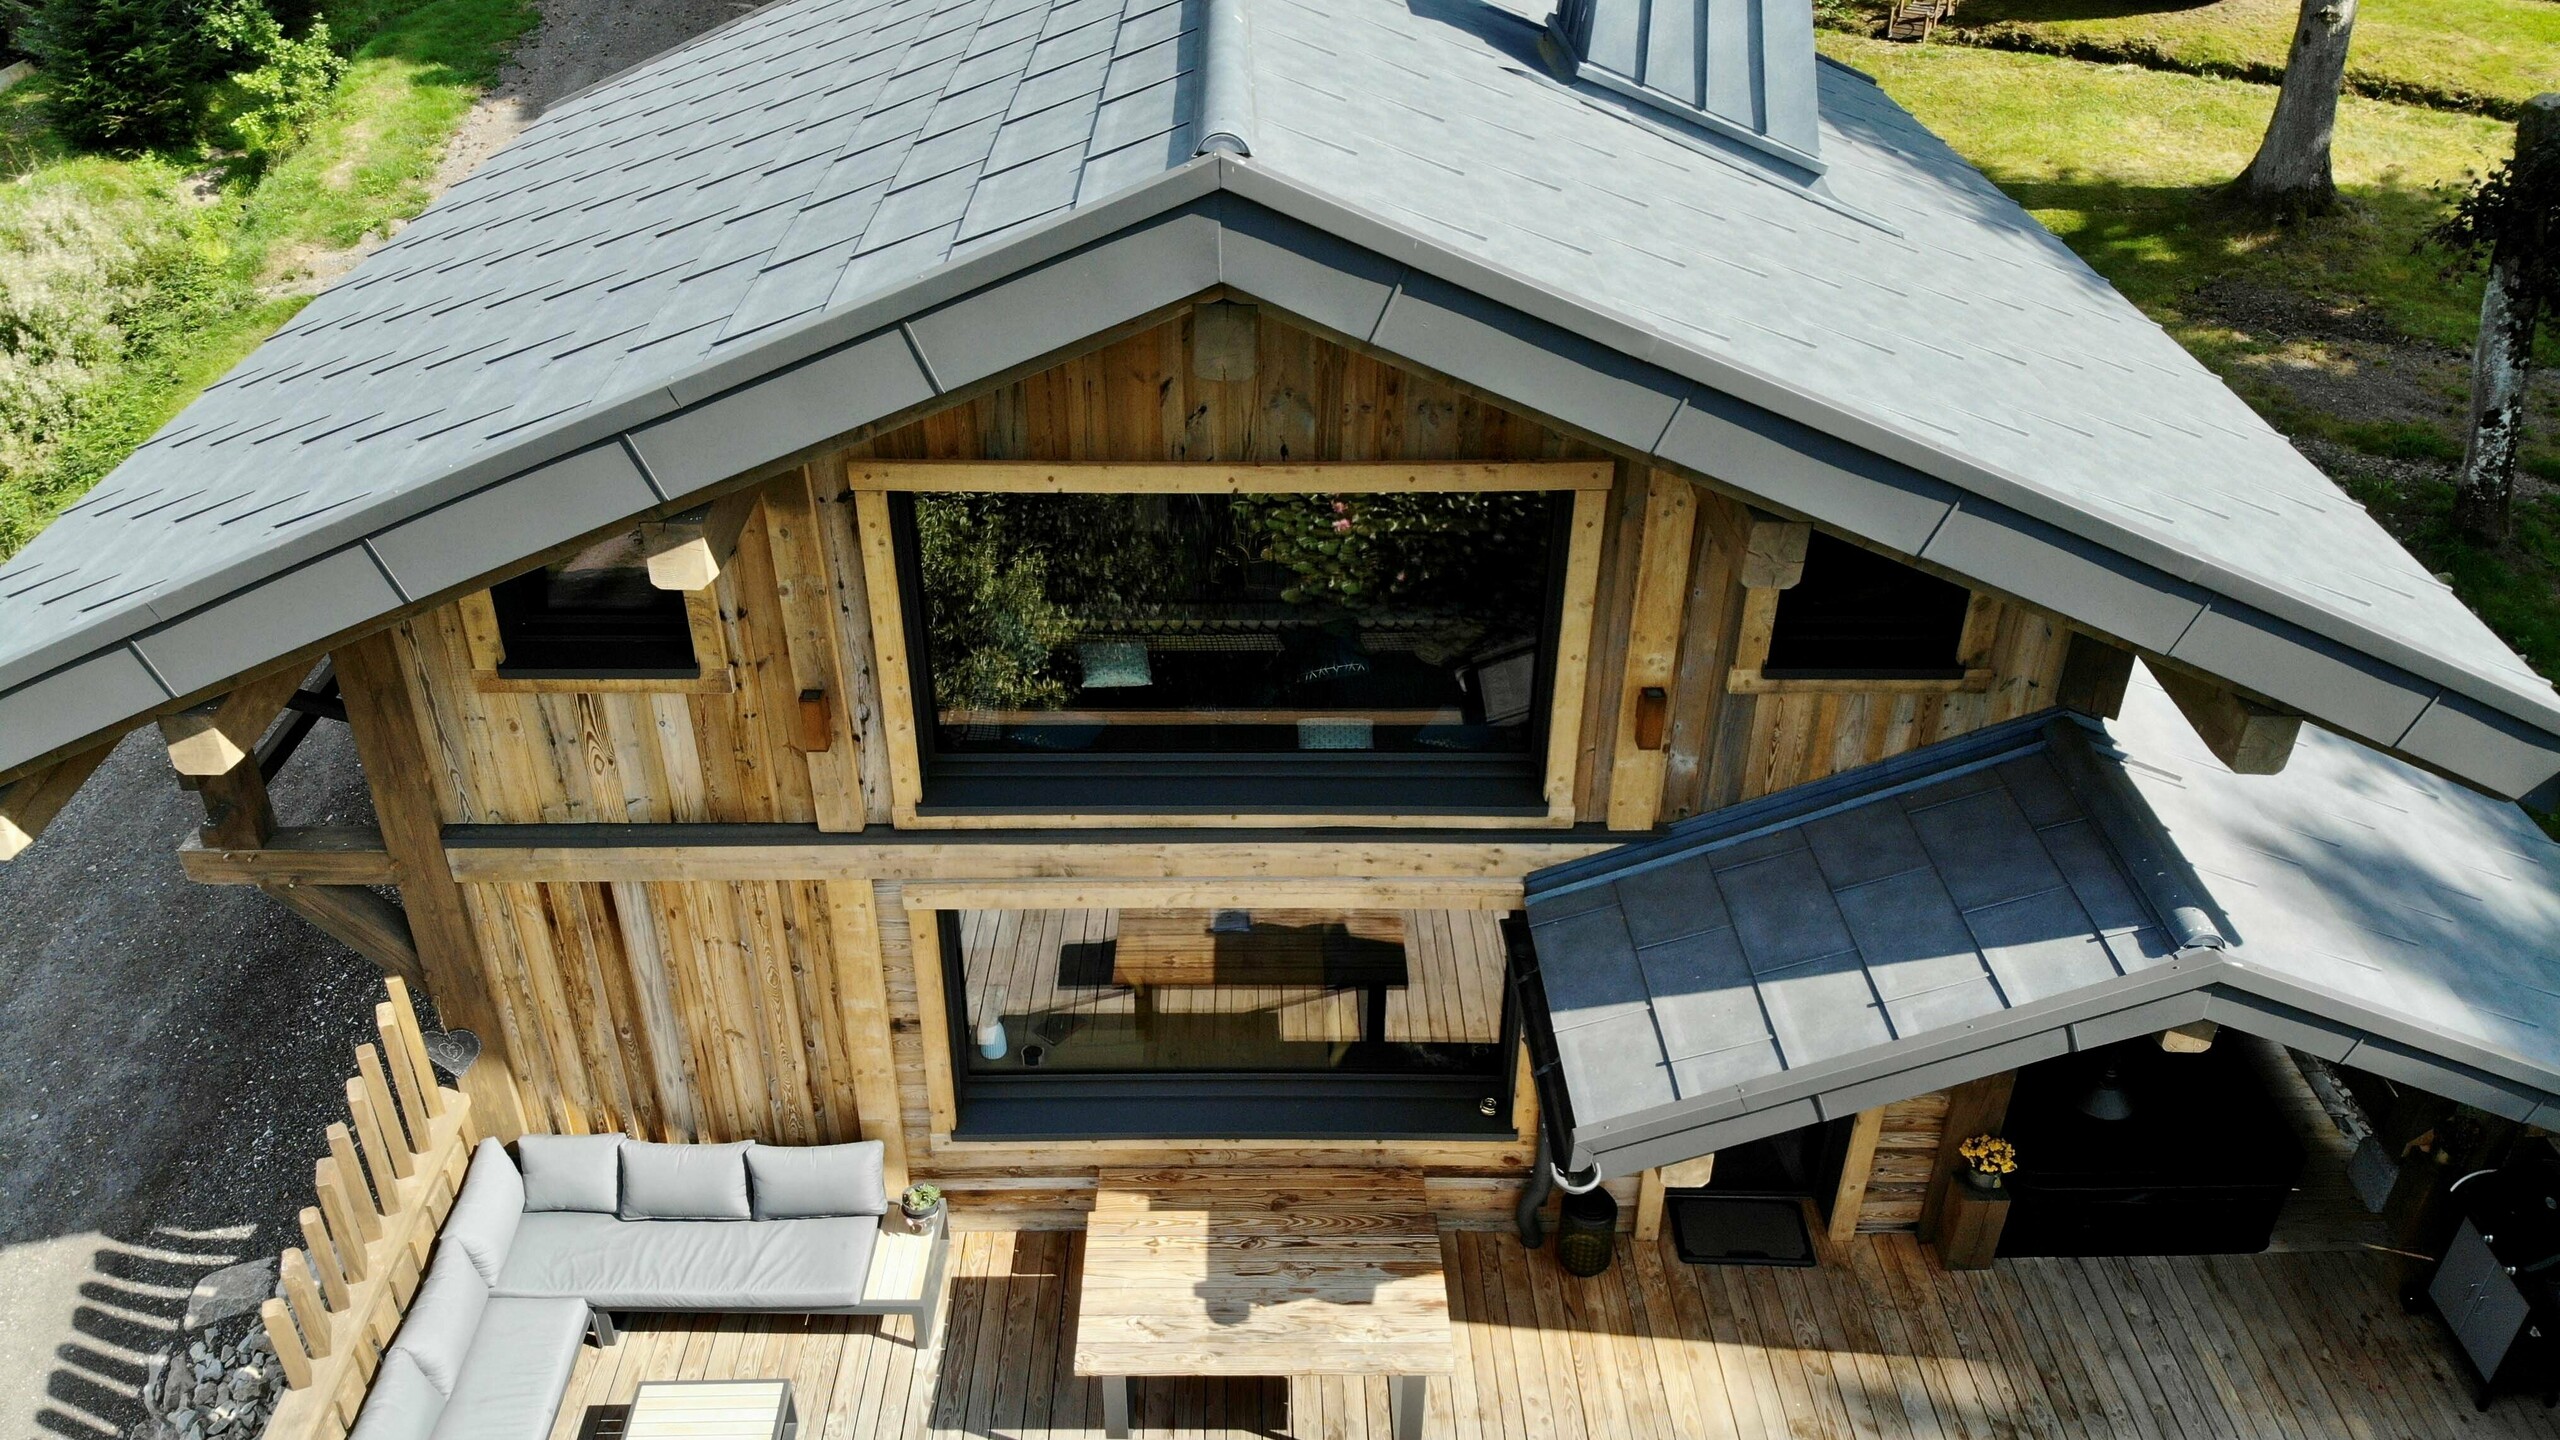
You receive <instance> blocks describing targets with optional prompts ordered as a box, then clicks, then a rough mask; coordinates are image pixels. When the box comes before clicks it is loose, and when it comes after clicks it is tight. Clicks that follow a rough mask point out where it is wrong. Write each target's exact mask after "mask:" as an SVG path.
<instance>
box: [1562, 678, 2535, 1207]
mask: <svg viewBox="0 0 2560 1440" xmlns="http://www.w3.org/2000/svg"><path fill="white" fill-rule="evenodd" d="M1528 914H1529V933H1530V937H1531V944H1532V946H1533V947H1534V950H1535V978H1534V982H1533V983H1532V984H1531V985H1530V986H1529V990H1530V993H1531V995H1532V1004H1531V1021H1530V1023H1531V1026H1532V1030H1533V1049H1534V1050H1536V1051H1538V1052H1540V1053H1541V1058H1542V1061H1544V1060H1545V1058H1546V1056H1548V1055H1550V1054H1551V1055H1552V1066H1551V1073H1550V1074H1549V1076H1547V1077H1546V1079H1547V1082H1548V1083H1549V1084H1550V1085H1554V1086H1560V1087H1561V1090H1562V1095H1561V1097H1560V1098H1561V1103H1560V1106H1559V1109H1560V1113H1564V1114H1568V1115H1569V1116H1570V1123H1571V1126H1572V1144H1573V1149H1574V1152H1575V1153H1574V1155H1573V1157H1572V1163H1573V1165H1574V1167H1575V1168H1579V1167H1580V1166H1582V1165H1585V1164H1589V1163H1594V1162H1595V1161H1596V1162H1597V1163H1600V1164H1602V1165H1603V1167H1604V1168H1605V1169H1606V1170H1607V1171H1608V1172H1609V1173H1612V1174H1624V1173H1626V1172H1627V1171H1628V1170H1630V1169H1636V1168H1644V1167H1647V1166H1651V1165H1656V1164H1662V1163H1668V1162H1670V1161H1673V1160H1678V1159H1683V1158H1687V1157H1689V1156H1693V1155H1698V1154H1705V1153H1709V1152H1712V1151H1713V1150H1715V1149H1717V1148H1719V1147H1720V1146H1723V1145H1729V1144H1735V1143H1739V1142H1740V1141H1743V1140H1748V1139H1752V1138H1756V1137H1757V1136H1761V1135H1767V1134H1773V1133H1776V1132H1778V1131H1781V1130H1786V1129H1791V1128H1794V1127H1795V1126H1798V1125H1803V1124H1806V1123H1809V1122H1810V1121H1812V1120H1814V1119H1823V1118H1837V1117H1839V1116H1841V1115H1845V1114H1850V1113H1854V1112H1855V1111H1858V1110H1861V1109H1866V1108H1869V1107H1872V1106H1874V1105H1879V1104H1885V1103H1889V1102H1891V1101H1892V1100H1895V1099H1899V1098H1904V1097H1907V1096H1910V1095H1917V1094H1921V1093H1924V1092H1926V1091H1929V1090H1932V1089H1937V1088H1940V1087H1942V1086H1944V1085H1947V1084H1952V1083H1955V1082H1956V1081H1959V1080H1963V1079H1966V1078H1970V1077H1972V1076H1975V1075H1982V1074H1989V1073H1993V1072H1996V1071H1999V1070H2006V1069H2010V1068H2014V1067H2015V1066H2017V1065H2019V1064H2023V1063H2026V1062H2027V1061H2029V1060H2033V1059H2036V1058H2041V1057H2043V1056H2047V1055H2053V1054H2060V1053H2063V1052H2064V1051H2066V1050H2072V1049H2085V1048H2088V1047H2090V1046H2094V1045H2100V1044H2105V1043H2109V1042H2111V1041H2114V1040H2118V1039H2122V1038H2125V1037H2127V1036H2130V1035H2138V1034H2143V1033H2146V1032H2149V1031H2154V1030H2159V1029H2165V1028H2168V1027H2170V1026H2174V1025H2178V1024H2183V1023H2186V1022H2187V1021H2191V1020H2198V1019H2214V1020H2219V1021H2221V1022H2223V1023H2227V1024H2230V1025H2232V1026H2234V1027H2235V1028H2238V1029H2241V1030H2244V1031H2249V1032H2252V1033H2262V1034H2267V1035H2269V1036H2271V1037H2272V1038H2275V1039H2278V1040H2282V1041H2283V1042H2285V1043H2287V1044H2290V1045H2294V1046H2297V1047H2299V1048H2303V1049H2307V1050H2310V1051H2313V1052H2315V1053H2318V1054H2322V1055H2325V1056H2327V1057H2328V1058H2330V1059H2334V1060H2342V1061H2346V1062H2348V1063H2351V1064H2355V1065H2359V1066H2364V1067H2366V1068H2370V1069H2374V1070H2378V1071H2380V1072H2382V1073H2384V1074H2388V1075H2391V1076H2393V1077H2394V1078H2397V1079H2401V1080H2404V1081H2407V1082H2408V1083H2411V1084H2414V1085H2418V1086H2420V1087H2422V1088H2426V1089H2431V1090H2435V1091H2438V1092H2441V1093H2445V1094H2448V1095H2451V1096H2452V1097H2454V1098H2456V1099H2460V1100H2464V1101H2467V1102H2469V1103H2472V1104H2477V1105H2481V1106H2483V1107H2484V1108H2487V1109H2490V1110H2492V1111H2495V1112H2497V1113H2500V1114H2505V1115H2509V1116H2512V1117H2514V1118H2517V1119H2534V1120H2535V1122H2536V1123H2541V1124H2549V1123H2551V1122H2552V1121H2553V1120H2554V1119H2560V949H2555V946H2560V939H2555V937H2560V846H2555V845H2553V844H2552V843H2551V842H2550V841H2549V840H2548V839H2546V838H2544V837H2543V836H2542V835H2541V834H2540V833H2539V832H2538V831H2537V830H2536V829H2535V828H2534V826H2533V824H2532V822H2530V821H2529V820H2527V819H2525V817H2524V816H2523V815H2522V814H2521V813H2520V812H2519V811H2518V810H2517V809H2516V808H2515V807H2514V806H2512V805H2500V804H2498V803H2496V802H2494V801H2490V800H2487V799H2485V798H2483V797H2481V796H2479V795H2477V794H2475V793H2473V792H2471V791H2469V790H2466V789H2464V788H2462V787H2461V786H2459V785H2456V784H2453V783H2452V782H2449V781H2445V780H2440V779H2437V778H2435V777H2432V776H2429V775H2427V774H2425V773H2424V772H2421V771H2418V770H2416V769H2414V768H2413V767H2410V766H2408V765H2405V764H2402V763H2400V762H2398V761H2395V760H2392V759H2389V758H2387V757H2384V756H2380V755H2376V754H2374V753H2373V752H2372V751H2370V750H2368V749H2366V748H2365V747H2363V746H2360V745H2357V744H2355V743H2354V742H2352V741H2348V740H2344V739H2341V738H2339V737H2337V736H2334V735H2331V734H2328V733H2327V732H2325V731H2320V730H2317V729H2313V728H2308V727H2306V729H2305V730H2304V732H2303V736H2302V740H2301V742H2300V747H2299V754H2298V755H2297V757H2296V759H2295V761H2294V763H2293V764H2292V765H2291V766H2289V767H2288V768H2287V770H2286V771H2285V773H2283V774H2281V775H2274V776H2239V775H2234V774H2232V773H2230V771H2229V770H2228V769H2226V768H2225V767H2223V766H2222V765H2221V764H2220V762H2218V761H2216V760H2214V759H2213V758H2212V756H2211V755H2210V754H2209V753H2208V752H2206V751H2205V750H2204V748H2203V746H2202V745H2201V744H2200V743H2199V742H2198V741H2197V740H2196V739H2195V737H2194V735H2193V732H2192V731H2191V730H2190V729H2189V728H2188V726H2187V725H2186V723H2185V721H2184V720H2183V719H2182V718H2181V717H2180V716H2179V714H2178V713H2177V710H2176V708H2175V707H2174V706H2173V705H2172V704H2171V703H2170V701H2169V699H2168V697H2167V695H2166V694H2165V693H2164V692H2162V691H2161V690H2160V689H2159V687H2158V686H2157V685H2156V684H2155V683H2152V682H2151V681H2150V678H2149V676H2148V674H2147V673H2146V674H2144V675H2143V676H2142V677H2141V681H2140V683H2138V684H2137V685H2136V686H2135V688H2134V691H2133V693H2132V695H2131V696H2130V697H2129V699H2128V702H2127V706H2126V710H2125V714H2124V716H2123V718H2122V719H2120V720H2118V721H2115V722H2112V723H2110V724H2109V725H2108V726H2107V727H2106V733H2105V734H2104V735H2098V734H2093V733H2091V731H2090V730H2088V729H2085V728H2084V727H2083V725H2082V723H2081V722H2077V721H2074V720H2069V719H2052V718H2049V717H2047V718H2036V717H2031V718H2030V719H2028V720H2025V721H2020V722H2015V723H2012V724H2010V725H2007V726H2003V727H1999V728H1998V729H1996V730H1993V731H1986V732H1983V733H1981V734H1979V735H1975V736H1971V737H1967V738H1965V739H1962V740H1956V741H1950V742H1947V743H1945V744H1941V745H1937V746H1932V747H1930V748H1929V749H1927V750H1924V751H1919V752H1915V753H1914V754H1912V755H1909V756H1905V757H1903V758H1902V759H1900V760H1897V761H1893V762H1888V763H1887V764H1885V765H1880V766H1872V767H1869V768H1868V769H1866V770H1864V771H1857V772H1851V773H1849V774H1846V775H1843V776H1840V777H1836V778H1835V779H1834V780H1833V781H1830V782H1826V783H1824V784H1820V785H1816V786H1811V787H1804V788H1802V789H1799V790H1797V791H1790V792H1786V793H1784V794H1781V795H1778V796H1774V797H1771V798H1770V799H1769V800H1767V801H1763V802H1759V803H1758V804H1756V805H1752V806H1745V807H1741V808H1740V809H1738V810H1736V811H1732V812H1726V813H1721V814H1718V815H1713V816H1709V817H1705V818H1704V819H1702V820H1699V821H1694V822H1691V823H1689V824H1687V825H1683V826H1678V827H1674V829H1673V831H1672V832H1671V834H1670V835H1669V836H1668V837H1666V838H1664V839H1661V840H1657V841H1652V842H1646V843H1643V844H1639V845H1634V846H1630V847H1627V848H1625V849H1622V850H1620V851H1616V852H1612V853H1610V854H1607V855H1602V856H1595V857H1593V858H1592V859H1589V860H1585V861H1580V862H1576V863H1574V864H1571V865H1565V866H1559V867H1556V868H1555V869H1553V870H1550V871H1545V872H1541V873H1540V874H1538V875H1534V876H1531V877H1530V881H1529V910H1528Z"/></svg>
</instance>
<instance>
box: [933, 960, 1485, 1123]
mask: <svg viewBox="0 0 2560 1440" xmlns="http://www.w3.org/2000/svg"><path fill="white" fill-rule="evenodd" d="M932 913H933V924H934V926H935V927H936V929H937V930H938V931H939V933H940V936H941V950H942V993H943V994H944V995H946V996H953V995H966V994H968V993H969V990H968V977H967V974H966V972H965V971H964V970H963V968H962V964H961V961H962V955H963V951H962V948H961V939H960V913H959V912H958V911H956V910H936V911H934V912H932ZM1502 990H1503V996H1504V999H1503V1011H1502V1038H1501V1040H1500V1041H1499V1042H1498V1044H1497V1046H1496V1049H1495V1053H1496V1055H1497V1056H1498V1057H1499V1059H1498V1060H1497V1062H1496V1064H1497V1067H1498V1069H1497V1071H1496V1073H1494V1074H1491V1075H1481V1074H1480V1075H1456V1076H1453V1075H1409V1074H1407V1075H1400V1074H1392V1073H1375V1072H1366V1073H1363V1072H1354V1073H1345V1072H1340V1071H1278V1070H1259V1071H1255V1070H1242V1071H1180V1072H1176V1071H1163V1072H1156V1073H1144V1072H1122V1073H1111V1072H1094V1071H1064V1070H1062V1071H1057V1072H1054V1073H1050V1074H1021V1075H981V1074H973V1073H972V1072H971V1071H970V1068H969V1060H968V1057H969V1055H970V1052H971V1049H972V1047H973V1044H974V1042H973V1040H972V1038H971V1036H970V1034H969V1014H968V1006H966V1005H965V1004H950V1003H945V1004H944V1005H943V1007H942V1010H943V1020H944V1026H943V1035H942V1043H943V1044H944V1045H945V1046H947V1047H948V1048H947V1049H946V1050H945V1051H944V1055H945V1057H946V1060H947V1063H948V1064H949V1066H950V1072H951V1089H952V1099H953V1103H954V1108H955V1109H956V1110H957V1112H958V1113H957V1115H956V1117H955V1121H954V1124H953V1126H952V1131H951V1135H952V1138H953V1139H955V1140H978V1141H1016V1142H1034V1141H1057V1140H1200V1141H1204V1142H1205V1141H1213V1140H1417V1141H1422V1140H1431V1141H1484V1142H1488V1143H1500V1142H1503V1141H1514V1142H1516V1141H1517V1140H1518V1139H1519V1133H1520V1132H1519V1126H1518V1123H1517V1122H1516V1120H1515V1118H1514V1113H1513V1112H1514V1108H1515V1106H1516V1104H1517V1096H1518V1093H1519V1064H1520V1047H1521V1036H1522V1034H1523V1030H1522V1027H1521V1019H1520V1005H1519V1002H1518V1000H1517V999H1516V998H1515V997H1514V996H1513V995H1512V994H1511V987H1509V986H1508V985H1505V986H1503V987H1502ZM1488 1097H1490V1098H1492V1099H1493V1100H1494V1101H1495V1107H1494V1112H1493V1113H1492V1114H1491V1115H1487V1114H1485V1113H1484V1110H1483V1101H1484V1100H1485V1099H1486V1098H1488Z"/></svg>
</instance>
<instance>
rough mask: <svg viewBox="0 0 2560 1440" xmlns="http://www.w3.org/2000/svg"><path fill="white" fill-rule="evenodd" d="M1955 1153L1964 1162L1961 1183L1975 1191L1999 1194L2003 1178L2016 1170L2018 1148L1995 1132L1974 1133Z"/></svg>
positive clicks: (1985, 1193) (1984, 1193)
mask: <svg viewBox="0 0 2560 1440" xmlns="http://www.w3.org/2000/svg"><path fill="white" fill-rule="evenodd" d="M1956 1154H1957V1156H1958V1157H1959V1158H1961V1159H1962V1160H1963V1161H1964V1175H1963V1178H1964V1183H1965V1184H1966V1185H1967V1186H1968V1187H1969V1188H1971V1189H1972V1190H1974V1191H1975V1192H1976V1193H1978V1194H1983V1195H1997V1194H1999V1193H2000V1191H2001V1189H2002V1186H2003V1182H2004V1181H2005V1179H2006V1177H2008V1176H2010V1175H2013V1174H2015V1173H2017V1169H2018V1147H2017V1146H2015V1145H2012V1144H2010V1143H2009V1142H2008V1141H2006V1140H2003V1139H2001V1138H2000V1137H1999V1136H1997V1135H1976V1136H1974V1137H1973V1138H1972V1139H1970V1140H1967V1141H1965V1142H1964V1143H1963V1144H1961V1145H1958V1146H1957V1147H1956Z"/></svg>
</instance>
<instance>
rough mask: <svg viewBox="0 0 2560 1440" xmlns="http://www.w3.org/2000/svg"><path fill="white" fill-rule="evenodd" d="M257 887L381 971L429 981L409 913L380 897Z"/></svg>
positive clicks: (340, 888) (345, 889)
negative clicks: (412, 929) (421, 965)
mask: <svg viewBox="0 0 2560 1440" xmlns="http://www.w3.org/2000/svg"><path fill="white" fill-rule="evenodd" d="M258 888H259V889H261V890H264V891H266V892H267V893H268V894H269V895H272V896H274V897H275V899H276V903H278V904H280V905H282V906H284V907H285V908H286V909H288V910H290V911H292V912H293V913H294V914H296V915H299V916H301V917H302V918H303V919H305V920H308V921H310V922H311V923H312V924H314V925H317V926H319V927H320V928H321V929H322V930H325V931H327V932H328V933H329V934H331V935H333V936H335V937H337V939H338V941H339V942H340V943H342V944H344V945H345V946H346V947H347V948H348V949H350V950H353V951H354V952H356V953H357V954H359V955H361V956H363V957H364V958H366V959H367V960H370V961H372V962H373V963H374V964H375V965H377V966H380V967H381V969H382V973H384V974H386V975H397V976H399V977H400V978H401V979H403V980H408V981H411V982H414V983H417V984H421V985H423V984H425V983H426V972H425V971H424V970H423V969H421V968H420V966H419V964H418V942H417V939H416V937H415V936H413V935H411V934H410V932H409V916H408V914H407V912H405V911H403V910H402V909H401V908H400V907H399V906H398V905H397V904H395V903H393V902H392V901H390V900H387V899H384V898H383V897H382V896H381V895H380V894H378V893H376V892H374V891H372V890H368V889H366V888H365V887H363V886H362V885H290V884H261V885H259V886H258Z"/></svg>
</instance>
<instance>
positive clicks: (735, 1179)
mask: <svg viewBox="0 0 2560 1440" xmlns="http://www.w3.org/2000/svg"><path fill="white" fill-rule="evenodd" d="M747 1144H748V1142H746V1141H744V1140H741V1141H739V1142H737V1143H736V1144H734V1145H652V1144H650V1143H648V1142H647V1141H642V1140H634V1141H631V1142H630V1143H628V1144H626V1145H624V1146H623V1147H622V1209H621V1211H620V1214H621V1216H622V1218H623V1219H625V1220H744V1219H746V1218H747V1215H748V1210H747Z"/></svg>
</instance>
